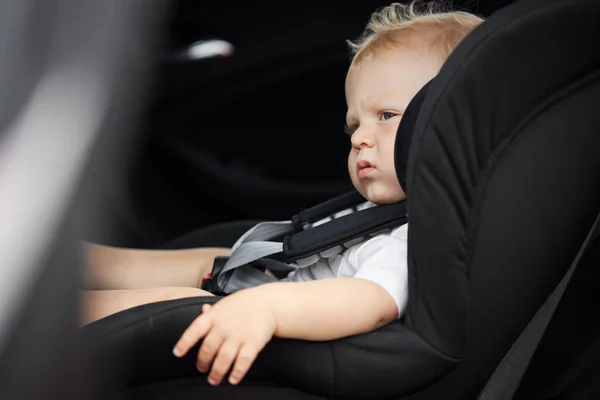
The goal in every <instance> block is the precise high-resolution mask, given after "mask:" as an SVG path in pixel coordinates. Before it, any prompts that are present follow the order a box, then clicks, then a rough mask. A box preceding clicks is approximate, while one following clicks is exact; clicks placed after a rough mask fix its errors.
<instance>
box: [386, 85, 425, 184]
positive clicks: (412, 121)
mask: <svg viewBox="0 0 600 400" xmlns="http://www.w3.org/2000/svg"><path fill="white" fill-rule="evenodd" d="M431 82H433V79H432V80H430V81H429V82H427V83H426V84H425V86H423V87H422V88H421V90H419V91H418V92H417V94H416V95H415V97H413V99H412V100H411V101H410V103H409V104H408V107H406V111H405V112H404V114H403V115H402V121H401V122H400V125H399V126H398V131H397V133H396V144H395V147H394V160H395V166H396V176H397V177H398V182H400V186H402V190H404V193H408V192H407V185H406V175H407V174H406V172H407V170H408V150H409V148H410V143H411V140H412V137H413V132H414V129H415V125H416V123H417V117H418V116H419V111H420V110H421V105H422V104H423V100H425V97H426V95H427V91H428V90H429V87H430V86H431Z"/></svg>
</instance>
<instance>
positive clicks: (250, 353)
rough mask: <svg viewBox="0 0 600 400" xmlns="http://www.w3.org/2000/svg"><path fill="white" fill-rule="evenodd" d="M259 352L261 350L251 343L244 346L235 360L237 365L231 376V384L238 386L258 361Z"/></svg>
mask: <svg viewBox="0 0 600 400" xmlns="http://www.w3.org/2000/svg"><path fill="white" fill-rule="evenodd" d="M259 351H260V348H259V347H258V346H255V345H253V344H251V343H246V344H244V345H242V347H241V349H240V351H239V353H238V356H237V358H236V360H235V365H234V366H233V369H232V370H231V373H230V374H229V383H231V384H232V385H237V384H238V383H240V382H241V380H242V379H244V376H245V375H246V373H247V372H248V370H249V369H250V367H251V366H252V363H253V362H254V360H256V356H257V355H258V353H259Z"/></svg>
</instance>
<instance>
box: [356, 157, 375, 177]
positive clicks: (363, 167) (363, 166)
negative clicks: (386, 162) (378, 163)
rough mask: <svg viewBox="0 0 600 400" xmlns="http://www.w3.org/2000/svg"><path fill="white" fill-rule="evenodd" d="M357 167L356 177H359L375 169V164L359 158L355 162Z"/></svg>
mask: <svg viewBox="0 0 600 400" xmlns="http://www.w3.org/2000/svg"><path fill="white" fill-rule="evenodd" d="M356 166H357V168H358V177H359V178H360V179H363V178H367V177H368V176H369V175H371V174H372V173H373V172H374V171H375V166H374V165H373V164H371V163H370V162H368V161H365V160H360V161H359V162H357V163H356Z"/></svg>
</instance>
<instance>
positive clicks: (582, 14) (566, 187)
mask: <svg viewBox="0 0 600 400" xmlns="http://www.w3.org/2000/svg"><path fill="white" fill-rule="evenodd" d="M599 20H600V1H597V0H553V1H549V0H530V1H521V2H518V3H516V4H514V5H511V6H509V7H507V8H505V9H503V10H501V11H500V12H498V13H497V14H495V15H493V16H492V17H490V19H489V20H488V21H487V22H486V23H484V24H483V25H482V26H481V27H479V28H478V29H476V31H475V32H473V33H472V34H471V35H470V36H469V37H468V38H467V39H465V41H464V42H463V43H462V44H461V45H460V46H459V48H458V49H457V50H456V51H455V52H454V53H453V54H452V55H451V57H450V59H449V60H448V62H447V63H446V64H445V65H444V67H443V68H442V70H441V72H440V74H439V76H438V77H436V79H435V80H434V81H433V82H432V83H431V86H430V87H429V88H428V92H427V94H426V96H425V98H424V99H423V103H422V105H421V109H420V112H419V115H418V118H417V119H416V125H415V128H414V134H415V136H414V137H413V140H412V143H411V148H410V153H409V157H408V162H407V164H406V166H407V177H406V185H407V191H408V193H409V200H408V213H409V219H410V225H409V272H410V273H409V285H410V300H409V304H408V311H407V314H406V319H405V321H403V322H397V323H393V324H390V325H388V326H387V327H384V328H382V329H379V330H377V331H375V332H372V333H368V334H364V335H360V336H356V337H351V338H346V339H342V340H337V341H332V342H319V343H314V342H313V343H311V342H303V341H289V340H279V339H274V340H273V341H272V342H271V343H270V344H269V345H268V346H267V347H266V349H265V350H264V352H263V353H261V354H260V355H259V358H258V359H257V362H256V364H255V366H254V367H253V368H252V370H251V372H250V374H249V376H248V379H247V381H245V382H244V384H245V385H254V387H252V388H245V387H243V386H242V387H239V388H227V389H214V388H209V387H207V386H206V385H207V384H206V379H205V377H203V376H201V375H199V374H198V373H197V372H196V371H195V369H194V362H193V358H194V355H193V354H192V355H191V356H190V357H187V358H185V359H184V360H177V359H175V358H174V357H173V356H172V355H171V353H170V351H171V348H172V346H173V344H174V343H175V340H176V339H177V337H178V335H179V334H180V333H181V332H182V330H183V329H184V327H185V326H186V325H187V324H188V323H189V322H190V321H191V320H192V319H193V318H194V316H195V315H197V313H198V312H199V310H200V305H201V304H202V302H203V301H212V300H214V299H207V298H205V299H185V300H180V301H173V302H168V303H158V304H153V305H148V306H144V307H140V308H137V309H133V310H130V311H126V312H123V313H120V314H117V315H114V316H112V317H109V318H106V319H104V320H101V321H98V322H96V323H94V324H92V325H90V326H88V327H87V328H86V329H84V330H83V332H84V333H86V334H87V335H91V337H92V338H93V340H92V342H93V343H95V344H96V345H97V346H99V347H100V349H101V350H102V354H103V356H104V357H108V358H111V357H113V356H115V355H118V356H119V357H121V358H125V359H127V360H129V364H121V365H120V366H121V367H122V368H121V369H120V370H119V371H118V373H119V376H120V378H121V381H120V382H110V383H111V384H113V385H114V386H113V388H114V392H115V393H121V394H122V395H123V397H120V398H141V397H142V396H143V394H145V395H146V396H150V393H158V391H159V392H160V393H162V396H163V397H160V398H171V396H172V395H173V394H175V393H179V394H181V395H182V396H184V397H182V398H187V397H185V396H195V398H203V399H207V398H218V395H219V394H221V395H222V397H224V396H225V394H226V393H227V394H228V395H227V396H230V395H231V393H237V395H240V396H242V395H243V394H244V393H246V394H247V395H248V396H251V395H252V393H253V394H254V395H256V394H257V389H256V387H255V386H256V385H264V386H265V388H264V392H259V395H257V397H256V398H262V399H264V398H281V397H282V396H283V395H282V394H281V392H277V394H276V395H275V394H272V393H273V392H270V390H273V389H268V386H273V385H277V386H283V387H290V388H294V389H300V390H303V391H305V392H307V393H313V394H318V395H321V396H326V397H336V398H344V399H367V398H370V399H385V398H403V399H411V400H417V399H450V398H451V399H471V398H475V397H476V396H477V394H478V393H479V391H480V390H481V388H482V387H483V386H484V384H485V382H486V380H487V379H488V377H489V376H490V375H491V373H492V372H493V370H494V368H495V367H496V365H497V364H498V362H499V361H500V360H501V358H502V356H503V355H504V354H505V353H506V351H507V350H508V349H509V348H510V346H511V344H512V343H513V341H514V340H515V339H516V338H517V337H518V335H519V334H520V332H521V330H522V329H523V328H524V327H525V325H526V324H527V322H528V321H529V320H530V319H531V318H532V316H533V315H534V314H535V312H536V310H537V309H538V308H539V307H540V306H541V304H542V303H543V302H544V300H545V298H546V297H547V296H548V295H549V294H550V292H551V291H552V289H553V288H554V286H555V285H556V284H557V283H558V282H559V281H560V279H561V277H562V275H563V274H564V272H565V271H566V270H567V268H568V267H569V265H570V263H571V261H572V258H573V257H574V256H575V254H576V252H577V250H578V248H579V246H580V245H581V242H582V241H583V239H584V237H585V236H586V234H587V231H588V230H589V228H590V227H591V224H592V222H593V220H594V218H595V216H596V214H597V212H598V211H599V209H600V158H599V157H598V156H597V155H598V154H600V114H599V113H598V112H597V111H596V105H597V104H600V51H599V50H598V49H597V48H598V46H597V43H594V42H593V41H591V38H598V37H600V25H598V23H597V21H599ZM599 246H600V244H599V243H596V244H595V245H593V246H592V249H591V251H590V252H589V253H588V255H587V256H586V259H585V261H584V262H583V263H582V264H581V265H580V268H579V269H578V271H577V272H576V274H575V276H574V278H573V281H572V284H571V285H570V287H569V288H568V289H567V292H566V294H565V298H564V303H563V304H562V305H561V306H560V307H559V309H558V311H557V314H556V315H555V318H554V319H553V321H552V323H551V325H550V327H549V330H548V332H547V334H546V337H545V339H544V341H543V342H542V344H541V346H540V348H539V350H538V352H537V353H536V356H535V357H534V360H533V363H532V367H531V369H530V370H529V371H528V373H527V375H526V377H525V379H524V381H523V384H522V386H521V389H520V391H519V393H518V395H517V396H518V397H519V398H522V399H545V398H568V399H575V398H590V397H591V396H593V395H594V394H597V393H600V387H599V385H598V383H597V381H600V379H599V378H600V361H599V360H600V357H599V355H600V340H599V339H598V338H599V337H600V335H599V334H600V329H599V328H600V327H599V325H600V324H599V323H598V322H597V318H595V317H594V316H591V314H589V313H587V314H586V311H587V310H586V307H591V304H592V303H593V302H595V301H597V300H596V299H597V296H595V293H598V287H599V286H600V284H599V283H598V282H599V279H598V278H599V277H598V272H596V271H597V270H596V269H594V268H593V267H594V266H595V265H598V261H599V260H600V254H599V253H600V247H599ZM577 313H583V315H584V316H582V317H579V318H578V317H577ZM567 327H568V328H567ZM557 349H562V350H560V351H558V350H557ZM175 379H185V381H178V382H181V384H185V390H183V389H181V385H179V386H178V385H177V381H174V380H175ZM107 382H108V381H107ZM183 382H185V383H183ZM148 385H158V386H148ZM153 388H154V389H153ZM124 389H127V390H128V391H123V390H124ZM153 390H155V391H154V392H153ZM219 390H222V391H219ZM245 390H246V392H245ZM183 392H185V394H183ZM260 393H262V394H260ZM269 393H271V394H272V395H273V396H279V397H269V396H271V394H269ZM289 393H292V391H291V389H290V392H289ZM293 393H295V394H294V395H296V396H298V392H296V391H294V392H293ZM213 395H214V396H217V397H211V396H213ZM286 396H287V394H286ZM290 396H291V395H290ZM144 398H149V397H144ZM153 398H159V397H153ZM190 398H191V397H190ZM228 398H229V397H228ZM231 398H233V397H231ZM246 398H250V397H246ZM290 398H292V397H290ZM306 398H309V396H308V395H307V397H306Z"/></svg>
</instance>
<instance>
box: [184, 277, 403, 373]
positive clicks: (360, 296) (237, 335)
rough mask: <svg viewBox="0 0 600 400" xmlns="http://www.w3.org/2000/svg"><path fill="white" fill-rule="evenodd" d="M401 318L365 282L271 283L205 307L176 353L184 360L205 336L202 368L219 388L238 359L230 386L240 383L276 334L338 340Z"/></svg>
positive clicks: (382, 295)
mask: <svg viewBox="0 0 600 400" xmlns="http://www.w3.org/2000/svg"><path fill="white" fill-rule="evenodd" d="M397 315H398V310H397V306H396V303H395V302H394V300H393V298H392V296H391V295H390V294H389V293H388V292H387V291H386V290H385V289H383V288H382V287H381V286H379V285H377V284H376V283H373V282H371V281H368V280H365V279H361V278H336V279H325V280H319V281H311V282H276V283H269V284H264V285H261V286H257V287H255V288H252V289H246V290H242V291H240V292H237V293H234V294H232V295H230V296H227V297H225V298H223V299H222V300H220V301H218V302H217V303H216V304H215V305H214V306H207V305H205V306H204V308H203V313H202V314H201V315H200V316H199V317H198V318H196V320H194V322H193V323H192V324H191V325H190V326H189V327H188V328H187V330H186V331H185V332H184V333H183V335H182V336H181V338H180V339H179V341H178V342H177V344H176V345H175V348H174V350H173V351H174V353H175V355H177V356H179V357H181V356H183V355H184V354H185V353H187V352H188V351H189V349H190V348H191V347H192V346H193V345H194V344H196V343H197V342H198V340H200V339H202V338H204V341H203V343H202V346H201V347H200V350H199V352H198V361H197V364H198V369H199V370H200V371H202V372H205V371H208V369H209V368H210V369H211V372H210V374H209V377H208V379H209V382H210V383H212V384H219V383H220V382H221V380H222V378H223V376H224V375H225V374H226V373H227V371H228V370H229V369H230V368H231V366H232V364H233V363H234V361H235V364H234V365H233V369H232V372H231V374H230V383H232V384H237V383H238V382H239V381H240V380H241V379H242V378H243V376H244V375H245V374H246V372H247V371H248V369H249V368H250V366H251V365H252V363H253V362H254V359H255V358H256V356H257V355H258V353H259V352H260V351H261V350H262V349H263V347H264V346H265V344H266V343H267V342H268V341H269V340H270V339H271V337H272V336H273V335H275V336H279V337H283V338H295V339H305V340H330V339H337V338H341V337H345V336H351V335H356V334H359V333H364V332H369V331H371V330H373V329H375V328H377V327H380V326H383V325H385V324H387V323H389V322H391V321H393V320H394V319H396V318H397ZM211 364H212V368H211V367H210V366H211Z"/></svg>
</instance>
